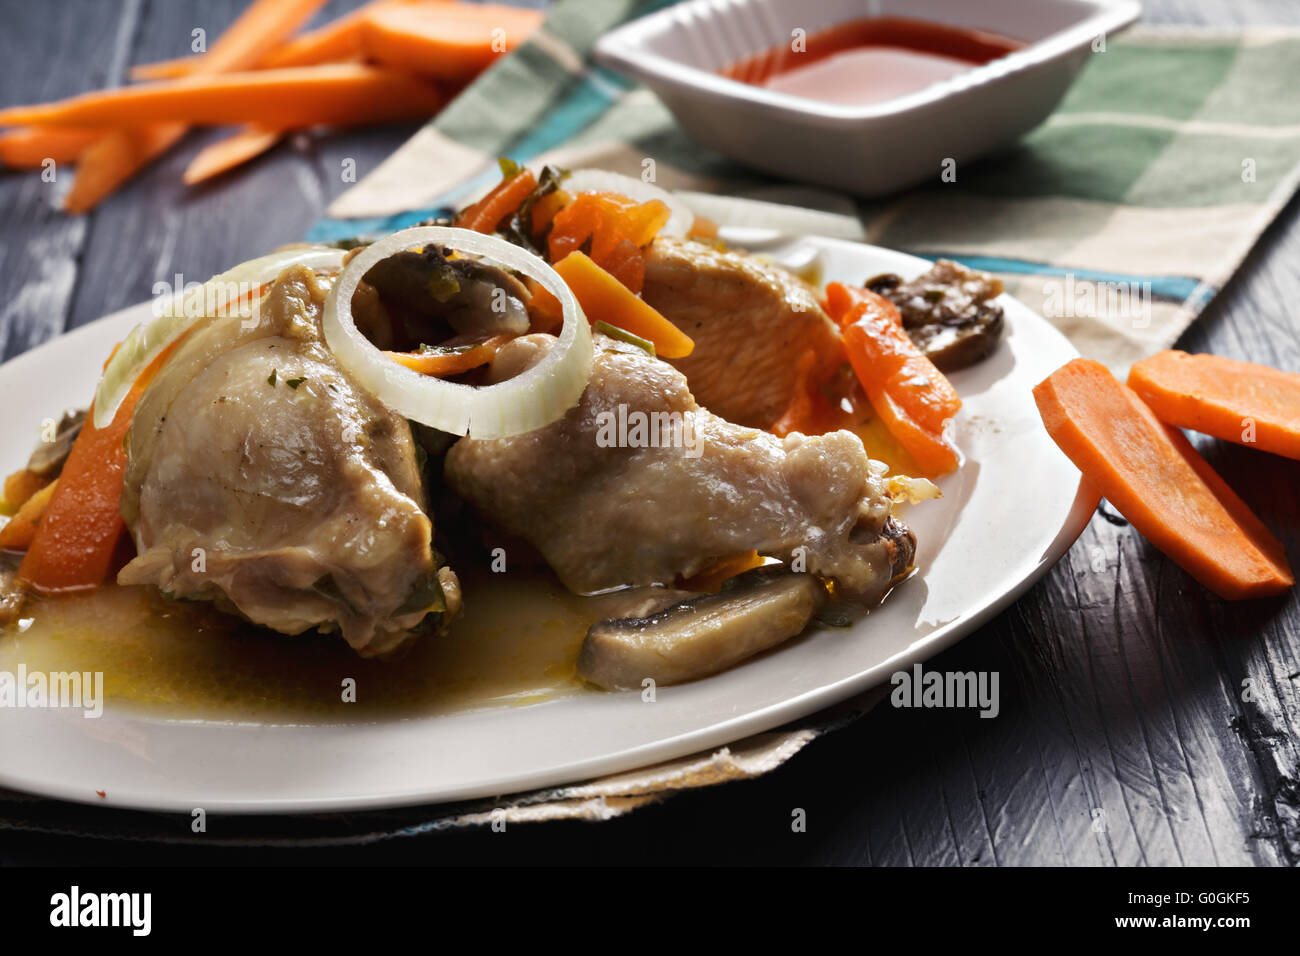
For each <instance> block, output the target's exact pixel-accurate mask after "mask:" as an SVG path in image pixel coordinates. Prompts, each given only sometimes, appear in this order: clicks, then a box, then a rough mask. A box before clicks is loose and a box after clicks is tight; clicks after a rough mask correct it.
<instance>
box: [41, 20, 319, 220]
mask: <svg viewBox="0 0 1300 956" xmlns="http://www.w3.org/2000/svg"><path fill="white" fill-rule="evenodd" d="M320 5H321V0H284V2H281V0H254V2H253V3H252V4H251V5H250V6H249V7H248V9H246V10H245V11H244V12H243V14H241V15H240V16H239V18H238V19H236V20H235V22H234V23H233V24H231V26H230V27H229V29H227V30H226V32H225V33H223V34H222V35H221V36H220V37H218V38H217V40H216V42H215V43H213V45H212V49H211V50H209V51H208V52H207V53H206V54H204V55H203V56H202V57H198V58H197V59H198V61H199V62H197V63H196V64H195V65H194V67H193V69H192V71H191V72H192V73H193V74H194V75H196V76H204V75H212V74H215V73H220V72H223V71H231V70H244V69H248V68H250V67H252V66H253V65H254V64H256V63H257V61H258V60H259V59H261V58H262V57H263V56H264V55H265V54H266V53H267V52H268V51H269V50H271V49H272V48H273V47H275V46H276V45H277V44H279V43H280V42H282V41H283V40H284V39H285V38H287V37H288V36H289V35H290V34H292V33H293V31H294V30H295V29H297V28H298V27H299V26H300V25H301V24H302V23H303V22H305V21H306V20H307V19H308V18H309V17H310V16H311V15H312V13H314V12H315V11H316V9H318V8H319V7H320ZM112 92H113V91H109V92H108V93H103V94H100V95H101V96H106V95H111V93H112ZM93 95H94V94H92V96H93ZM141 119H148V120H151V121H152V120H155V119H165V117H159V116H156V115H153V114H150V113H149V112H148V111H147V110H146V112H145V115H144V116H143V117H137V118H136V119H135V120H134V123H137V124H138V123H140V121H141ZM181 119H184V117H181ZM96 125H99V124H96ZM304 125H305V124H304ZM184 135H185V127H184V126H183V125H179V124H176V123H150V125H147V126H129V128H126V129H116V130H113V131H112V132H110V133H108V134H107V135H105V136H104V137H102V138H101V139H99V140H97V141H96V142H95V143H94V144H92V145H91V146H89V147H87V149H86V151H85V152H84V153H83V154H82V155H81V156H80V157H79V159H78V168H77V178H76V179H75V180H74V182H73V184H72V189H71V190H69V192H68V195H67V196H66V197H65V199H64V203H63V208H64V209H66V210H67V211H69V212H72V213H82V212H87V211H89V210H90V209H92V208H94V207H95V206H96V205H98V204H99V203H100V202H102V201H103V200H104V199H105V198H106V197H107V196H109V195H110V194H111V193H112V192H113V191H115V190H116V189H117V188H118V187H119V186H120V185H122V183H124V182H126V181H127V180H128V179H130V178H131V177H132V176H134V175H135V174H136V173H137V172H139V171H140V170H141V169H143V168H144V167H145V166H147V165H148V164H149V163H150V162H152V161H153V160H154V159H155V158H157V157H158V156H160V155H162V154H163V153H165V152H166V151H167V150H169V149H170V148H171V147H172V146H173V145H175V143H176V142H178V141H179V140H180V139H181V137H182V136H184Z"/></svg>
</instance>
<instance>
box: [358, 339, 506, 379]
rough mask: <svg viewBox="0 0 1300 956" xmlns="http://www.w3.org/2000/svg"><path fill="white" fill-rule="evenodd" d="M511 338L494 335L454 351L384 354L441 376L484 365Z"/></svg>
mask: <svg viewBox="0 0 1300 956" xmlns="http://www.w3.org/2000/svg"><path fill="white" fill-rule="evenodd" d="M513 338H514V336H513V335H494V336H492V337H491V338H490V339H487V340H486V341H483V342H477V343H475V344H473V345H471V346H470V347H469V348H463V349H460V350H458V351H454V352H452V351H447V352H385V353H384V354H385V355H387V356H388V357H389V358H390V359H392V360H393V361H394V362H397V363H398V364H399V365H405V366H406V367H407V368H409V369H412V370H413V371H416V372H421V373H423V374H424V375H435V376H437V377H439V378H443V377H446V376H448V375H459V374H460V373H461V372H468V371H469V370H470V369H472V368H478V367H479V366H480V365H486V364H487V363H488V362H490V361H492V358H493V356H495V355H496V354H497V352H498V351H500V349H501V346H503V345H505V344H506V343H507V342H509V341H510V340H511V339H513Z"/></svg>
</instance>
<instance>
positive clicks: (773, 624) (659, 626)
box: [578, 565, 826, 690]
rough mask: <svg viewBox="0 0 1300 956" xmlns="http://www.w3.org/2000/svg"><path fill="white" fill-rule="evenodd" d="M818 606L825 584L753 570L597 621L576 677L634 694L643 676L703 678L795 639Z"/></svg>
mask: <svg viewBox="0 0 1300 956" xmlns="http://www.w3.org/2000/svg"><path fill="white" fill-rule="evenodd" d="M825 602H826V588H825V586H823V585H822V584H821V582H820V581H818V580H817V578H815V577H813V576H812V575H810V574H795V573H793V572H791V571H789V570H787V569H786V568H785V566H783V565H780V566H778V565H772V566H769V567H765V568H756V569H755V570H753V571H748V572H746V573H745V574H742V575H740V576H738V577H736V578H733V579H732V580H731V581H729V582H727V585H726V586H725V587H724V588H723V590H722V591H721V592H720V593H718V594H710V595H705V596H702V597H696V598H692V599H690V600H687V601H682V602H680V603H678V604H674V605H672V606H671V607H669V608H667V609H665V610H661V611H658V612H657V613H653V614H650V615H649V616H646V617H627V618H611V619H609V620H604V621H598V622H597V623H596V624H593V625H592V627H591V630H589V631H588V632H587V639H586V640H585V641H584V642H583V645H582V653H581V655H580V656H579V658H578V673H579V674H581V675H582V676H583V677H584V678H585V679H587V680H588V681H590V682H591V683H593V684H596V685H598V686H600V687H603V688H605V689H607V690H630V689H633V688H639V687H641V686H642V681H644V680H645V679H646V678H647V677H648V678H650V679H652V680H653V681H654V682H655V683H656V684H664V685H666V684H680V683H684V682H685V681H691V680H696V679H698V678H700V677H707V676H708V675H710V674H716V673H718V672H719V671H723V670H726V669H727V668H729V667H731V666H733V665H735V664H737V663H739V662H740V661H742V660H744V659H745V658H747V657H752V656H753V655H755V654H757V653H759V652H760V651H765V650H767V649H768V648H770V647H775V646H776V645H777V644H780V643H782V642H783V641H786V640H789V639H790V638H792V637H794V636H795V635H796V634H798V633H800V632H801V631H802V630H803V629H804V628H805V627H806V626H807V625H808V621H809V620H810V619H811V618H812V616H813V615H814V614H816V613H817V611H818V610H819V609H820V608H821V607H822V605H823V604H824V603H825Z"/></svg>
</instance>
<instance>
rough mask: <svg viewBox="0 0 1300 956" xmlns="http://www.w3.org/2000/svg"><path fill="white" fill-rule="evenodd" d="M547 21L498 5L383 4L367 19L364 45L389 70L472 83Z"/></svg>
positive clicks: (531, 12) (537, 13) (532, 12)
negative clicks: (389, 68)
mask: <svg viewBox="0 0 1300 956" xmlns="http://www.w3.org/2000/svg"><path fill="white" fill-rule="evenodd" d="M543 19H544V15H543V14H542V13H541V11H539V10H527V9H523V8H520V7H508V6H503V5H501V4H495V3H482V4H479V3H474V4H469V3H466V4H457V3H420V4H409V5H407V4H402V5H391V6H390V5H383V6H379V7H376V8H374V9H372V10H371V11H370V12H369V13H368V15H367V16H366V18H365V22H364V24H363V25H362V46H363V48H364V50H365V53H366V54H367V55H368V56H370V57H371V58H373V59H374V60H376V61H378V62H379V63H382V64H385V65H387V66H392V67H394V68H397V69H402V70H409V71H411V72H413V73H420V74H424V75H426V76H434V77H437V78H439V79H445V80H456V81H459V80H469V79H472V78H473V77H474V76H477V75H478V73H480V72H481V71H482V70H485V69H486V68H487V67H489V66H491V65H492V63H493V62H494V61H495V60H496V58H497V57H499V56H501V55H503V54H504V53H507V52H509V51H511V50H513V49H515V48H516V47H517V46H519V45H520V44H521V43H523V41H524V40H525V39H527V38H528V35H529V34H530V33H532V32H533V30H535V29H536V28H537V27H538V26H539V25H540V24H541V22H542V20H543Z"/></svg>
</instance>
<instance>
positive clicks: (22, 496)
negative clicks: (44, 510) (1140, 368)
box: [0, 468, 50, 514]
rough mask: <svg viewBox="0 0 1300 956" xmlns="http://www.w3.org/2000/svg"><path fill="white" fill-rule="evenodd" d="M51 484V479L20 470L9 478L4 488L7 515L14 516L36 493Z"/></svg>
mask: <svg viewBox="0 0 1300 956" xmlns="http://www.w3.org/2000/svg"><path fill="white" fill-rule="evenodd" d="M49 483H50V479H49V478H46V477H44V476H42V475H38V474H36V472H34V471H30V470H29V469H27V468H19V469H18V470H17V471H15V472H13V473H12V474H11V475H9V476H8V477H7V478H5V486H4V507H3V509H0V510H3V512H4V513H5V514H14V513H15V512H17V510H18V509H19V508H21V507H22V506H23V504H24V503H25V502H26V501H27V499H28V498H30V497H31V496H32V495H34V494H36V492H38V491H40V490H41V489H42V488H44V487H45V486H46V485H48V484H49Z"/></svg>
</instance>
